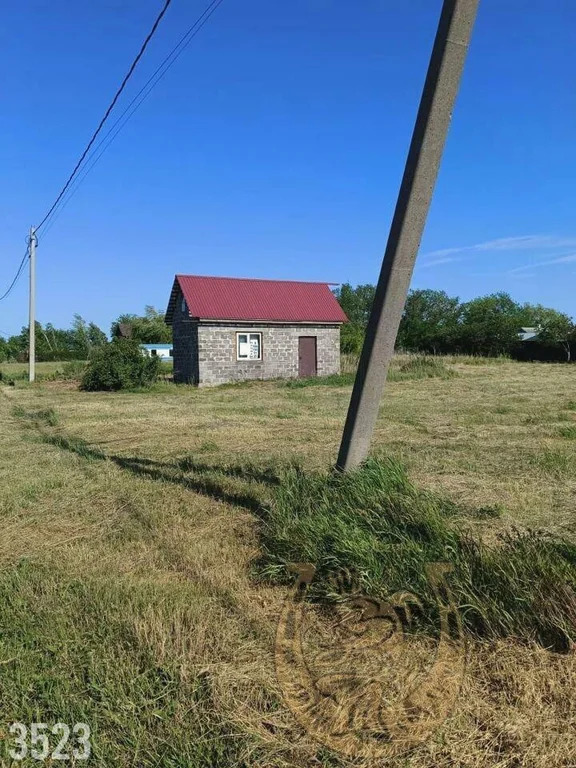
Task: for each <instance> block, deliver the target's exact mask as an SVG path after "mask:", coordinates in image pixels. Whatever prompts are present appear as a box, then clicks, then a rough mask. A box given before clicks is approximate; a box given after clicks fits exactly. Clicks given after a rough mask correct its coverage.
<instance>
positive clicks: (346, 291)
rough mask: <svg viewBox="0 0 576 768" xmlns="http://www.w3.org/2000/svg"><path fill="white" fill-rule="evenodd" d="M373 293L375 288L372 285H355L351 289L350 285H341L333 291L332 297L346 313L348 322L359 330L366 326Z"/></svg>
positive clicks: (372, 301)
mask: <svg viewBox="0 0 576 768" xmlns="http://www.w3.org/2000/svg"><path fill="white" fill-rule="evenodd" d="M375 293H376V287H375V286H374V285H370V284H366V285H357V286H356V287H355V288H353V287H352V286H351V285H350V283H343V284H342V285H341V286H340V287H339V288H336V290H335V291H334V295H335V296H336V298H337V299H338V303H339V304H340V306H341V307H342V309H343V310H344V312H345V313H346V316H347V317H348V321H349V322H350V323H352V324H353V325H357V326H359V327H360V328H366V326H367V325H368V318H369V317H370V312H371V310H372V304H373V303H374V294H375Z"/></svg>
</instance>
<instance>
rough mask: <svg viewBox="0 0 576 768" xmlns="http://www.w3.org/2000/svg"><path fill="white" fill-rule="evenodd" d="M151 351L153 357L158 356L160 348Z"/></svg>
mask: <svg viewBox="0 0 576 768" xmlns="http://www.w3.org/2000/svg"><path fill="white" fill-rule="evenodd" d="M150 352H151V354H152V357H156V355H157V354H158V350H157V349H151V350H150Z"/></svg>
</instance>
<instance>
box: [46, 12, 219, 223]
mask: <svg viewBox="0 0 576 768" xmlns="http://www.w3.org/2000/svg"><path fill="white" fill-rule="evenodd" d="M222 2H223V0H212V2H210V3H209V5H208V6H207V7H206V8H205V9H204V11H203V12H202V13H201V14H200V16H199V17H198V18H197V19H196V21H195V22H194V23H193V24H192V26H191V27H190V28H189V29H188V30H187V31H186V32H185V33H184V35H183V36H182V37H181V38H180V40H179V41H178V43H177V44H176V45H175V46H174V48H173V49H172V50H171V51H170V53H169V54H168V55H167V56H166V57H165V59H164V60H163V61H162V62H161V63H160V64H159V65H158V67H157V68H156V69H155V71H154V72H153V73H152V74H151V75H150V77H149V78H148V80H147V81H146V82H145V83H144V85H143V86H142V88H140V90H139V91H138V93H137V94H136V95H135V96H134V98H133V99H132V100H131V101H130V103H129V104H128V105H127V106H126V108H125V109H124V111H123V112H122V114H121V115H120V116H119V117H118V118H117V119H116V120H115V121H114V122H113V123H112V125H111V126H110V128H109V129H108V131H107V133H106V134H105V135H104V136H103V137H102V138H101V139H100V141H99V142H98V144H96V146H95V147H94V148H93V149H92V151H91V153H90V155H89V157H88V160H92V159H93V162H92V163H91V164H90V165H89V166H88V167H87V168H86V166H84V168H83V169H82V170H83V173H82V174H81V175H80V176H77V177H76V178H75V179H74V181H73V183H72V184H71V185H70V188H69V189H68V190H67V194H66V195H64V196H62V198H63V199H60V200H59V201H57V203H56V204H55V205H54V206H53V207H52V209H51V212H52V211H53V215H52V219H51V221H50V222H49V224H48V227H47V228H46V229H45V230H44V235H46V233H47V232H48V231H49V229H50V228H51V227H52V225H53V224H54V222H55V221H56V219H57V217H58V216H59V215H60V213H61V212H62V211H63V210H64V208H65V207H66V206H67V205H68V203H69V202H70V200H71V198H72V197H73V196H74V195H75V194H76V192H77V191H78V188H79V187H80V185H81V184H82V183H83V181H84V179H85V178H86V177H87V176H88V174H89V173H90V171H91V170H92V169H93V168H94V166H95V165H96V163H97V162H98V161H99V160H100V158H101V157H102V155H103V154H104V152H105V151H106V150H107V149H108V147H109V146H110V144H112V142H113V141H114V139H115V138H116V136H118V134H119V133H120V131H121V130H122V129H123V128H124V126H125V125H126V123H127V122H128V121H129V120H130V118H131V117H132V115H133V114H134V113H135V112H136V111H137V110H138V109H139V108H140V106H141V105H142V103H143V102H144V101H145V100H146V99H147V98H148V96H149V95H150V93H151V92H152V91H153V89H154V88H155V87H156V85H157V84H158V83H159V82H160V80H161V79H162V78H163V77H164V75H165V74H166V73H167V72H168V70H169V69H170V67H172V66H173V64H175V62H176V61H177V59H178V58H179V57H180V56H181V54H182V53H183V52H184V51H185V50H186V48H187V47H188V45H189V44H190V43H191V42H192V40H193V39H194V38H195V37H196V35H197V34H198V32H200V30H201V29H202V27H203V26H204V25H205V24H206V22H207V21H208V20H209V19H210V17H211V16H212V14H213V13H214V12H215V11H216V10H217V8H218V7H219V6H220V5H221V4H222ZM132 107H134V108H133V109H131V108H132ZM124 118H125V119H124ZM116 126H118V129H117V130H116V131H115V130H114V129H115V128H116ZM100 147H102V151H101V152H99V153H98V150H99V149H100ZM97 153H98V154H97ZM49 216H50V213H49V214H48V215H47V216H46V219H47V218H48V217H49ZM46 219H45V220H46Z"/></svg>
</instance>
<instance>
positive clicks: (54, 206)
mask: <svg viewBox="0 0 576 768" xmlns="http://www.w3.org/2000/svg"><path fill="white" fill-rule="evenodd" d="M171 2H172V0H165V2H164V7H163V8H162V10H161V11H160V13H159V14H158V16H157V18H156V21H155V22H154V24H153V25H152V29H151V30H150V32H149V33H148V35H147V36H146V39H145V40H144V42H143V43H142V46H141V48H140V50H139V51H138V55H137V56H136V58H135V59H134V61H133V62H132V64H131V65H130V69H129V70H128V72H127V73H126V75H125V76H124V79H123V80H122V83H121V84H120V87H119V88H118V90H117V91H116V93H115V94H114V98H113V99H112V101H111V102H110V105H109V106H108V109H107V110H106V112H105V113H104V117H103V118H102V119H101V120H100V123H99V125H98V128H96V130H95V131H94V133H93V135H92V138H91V139H90V141H89V142H88V144H87V145H86V149H85V150H84V152H83V153H82V155H81V156H80V159H79V160H78V162H77V163H76V165H75V166H74V170H73V171H72V173H71V174H70V176H69V177H68V179H67V181H66V184H64V186H63V187H62V189H61V190H60V194H59V195H58V197H57V198H56V200H55V201H54V203H53V204H52V206H51V208H50V209H49V211H48V213H47V214H46V215H45V216H44V218H43V219H42V221H41V222H40V224H38V226H37V227H36V231H38V230H39V229H40V227H42V225H43V224H44V223H45V222H46V220H47V219H48V217H49V216H50V214H51V213H52V211H53V210H54V209H55V208H56V206H57V205H58V203H59V202H60V200H61V199H62V197H63V195H64V193H65V192H66V190H67V189H68V187H69V186H70V184H71V183H72V179H73V178H74V177H75V176H76V174H77V172H78V169H79V168H80V166H81V165H82V163H83V162H84V158H85V157H86V155H87V154H88V152H89V151H90V148H91V147H92V145H93V144H94V142H95V141H96V138H97V136H98V134H99V133H100V131H101V130H102V128H103V127H104V123H105V122H106V120H108V117H109V116H110V113H111V112H112V110H113V109H114V106H115V104H116V102H117V101H118V99H119V98H120V94H121V93H122V91H123V90H124V88H125V87H126V84H127V83H128V80H129V79H130V78H131V76H132V73H133V72H134V70H135V69H136V66H137V64H138V62H139V61H140V59H141V58H142V56H143V54H144V51H145V50H146V48H147V47H148V43H149V42H150V40H151V39H152V37H153V36H154V33H155V32H156V30H157V29H158V25H159V24H160V22H161V21H162V18H163V16H164V14H165V13H166V11H167V10H168V6H169V5H170V3H171Z"/></svg>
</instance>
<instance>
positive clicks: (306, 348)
mask: <svg viewBox="0 0 576 768" xmlns="http://www.w3.org/2000/svg"><path fill="white" fill-rule="evenodd" d="M298 376H300V378H305V377H307V376H316V336H299V337H298Z"/></svg>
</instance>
